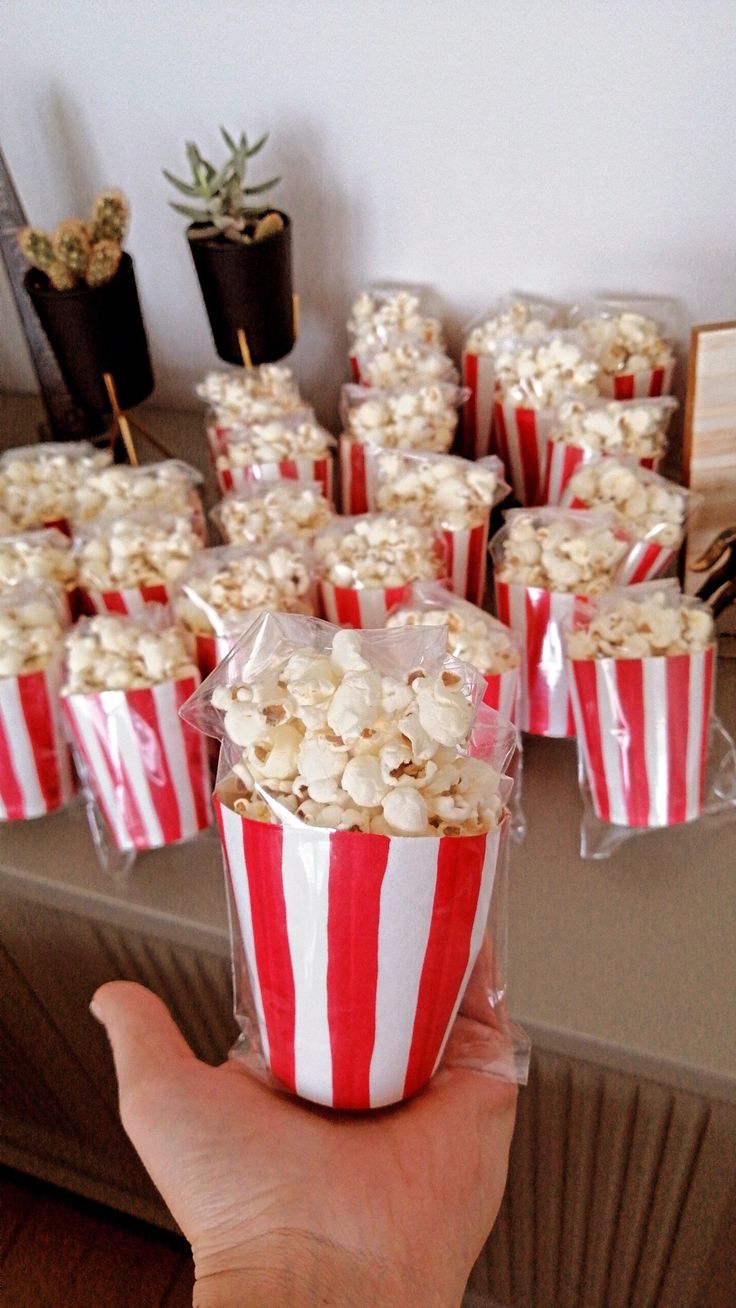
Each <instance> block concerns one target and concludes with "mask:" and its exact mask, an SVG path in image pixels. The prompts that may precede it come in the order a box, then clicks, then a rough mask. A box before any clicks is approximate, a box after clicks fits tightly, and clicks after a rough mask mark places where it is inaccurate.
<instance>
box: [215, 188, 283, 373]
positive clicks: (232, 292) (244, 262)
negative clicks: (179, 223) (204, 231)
mask: <svg viewBox="0 0 736 1308" xmlns="http://www.w3.org/2000/svg"><path fill="white" fill-rule="evenodd" d="M275 212H280V210H277V211H275ZM281 217H282V218H283V220H284V227H283V230H282V231H280V232H275V233H274V235H273V236H266V237H265V238H264V239H263V240H262V241H253V242H252V244H250V245H238V244H236V243H235V242H234V241H228V240H226V239H225V237H213V238H212V239H207V238H205V239H204V240H197V239H196V238H195V239H194V240H192V239H191V237H190V239H189V248H190V250H191V252H192V258H193V260H194V267H195V269H196V272H197V276H198V278H199V285H200V288H201V291H202V296H203V299H204V304H205V308H206V310H207V316H208V318H209V320H210V327H211V329H212V336H213V339H214V342H215V349H216V351H217V353H218V355H219V356H220V358H221V359H224V360H225V362H226V363H242V362H243V356H242V353H241V350H240V344H239V342H238V329H239V328H241V327H242V329H243V331H244V332H245V335H246V340H247V342H248V349H249V351H250V357H251V362H252V363H254V364H256V363H273V362H274V361H275V360H276V359H283V357H284V355H285V354H288V353H289V351H290V350H291V349H293V346H294V340H295V336H294V303H293V291H292V282H291V220H290V219H289V217H288V215H287V214H285V213H282V214H281ZM192 230H196V225H195V226H193V227H192V228H190V229H189V231H192Z"/></svg>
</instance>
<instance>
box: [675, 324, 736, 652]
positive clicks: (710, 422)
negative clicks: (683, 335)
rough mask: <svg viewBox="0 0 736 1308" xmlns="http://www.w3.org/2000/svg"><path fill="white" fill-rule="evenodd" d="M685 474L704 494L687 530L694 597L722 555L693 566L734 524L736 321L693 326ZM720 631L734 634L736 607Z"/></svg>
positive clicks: (687, 579) (688, 583)
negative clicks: (702, 566)
mask: <svg viewBox="0 0 736 1308" xmlns="http://www.w3.org/2000/svg"><path fill="white" fill-rule="evenodd" d="M683 478H684V481H685V484H686V485H687V486H689V487H690V489H691V490H694V491H697V492H698V493H699V494H700V495H702V496H703V497H704V499H703V503H702V504H701V506H700V507H699V508H698V509H697V510H696V512H695V513H694V514H693V517H692V518H691V521H690V525H689V528H688V537H687V551H686V556H685V576H684V588H685V590H686V591H687V592H688V594H691V595H692V594H695V592H696V591H697V590H698V589H699V588H700V587H701V586H702V584H703V582H704V581H705V580H706V578H707V577H708V576H709V574H710V573H711V572H713V570H714V569H715V568H716V566H720V565H722V564H723V562H724V558H721V559H720V562H719V561H718V560H716V559H714V560H713V563H712V565H711V567H710V568H709V569H707V570H702V569H699V568H698V569H696V568H693V564H694V563H697V562H698V560H700V559H701V558H702V557H703V555H704V554H705V553H706V551H707V550H708V548H709V547H710V546H711V545H712V544H713V542H714V541H715V540H716V538H717V537H718V536H719V535H720V533H721V532H723V531H725V530H727V529H728V528H733V527H736V321H734V322H718V323H708V324H706V325H704V326H702V327H694V328H693V330H692V335H691V340H690V358H689V363H688V378H687V397H686V402H685V424H684V433H683ZM719 629H720V630H722V631H724V632H728V633H729V634H736V606H732V607H731V608H730V609H729V610H727V611H726V612H725V613H724V614H723V615H722V617H721V619H720V621H719Z"/></svg>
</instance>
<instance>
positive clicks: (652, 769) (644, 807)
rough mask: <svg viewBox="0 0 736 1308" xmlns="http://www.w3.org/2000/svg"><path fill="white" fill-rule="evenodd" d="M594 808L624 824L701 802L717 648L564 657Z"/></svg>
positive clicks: (664, 819)
mask: <svg viewBox="0 0 736 1308" xmlns="http://www.w3.org/2000/svg"><path fill="white" fill-rule="evenodd" d="M568 666H569V674H570V688H571V693H572V702H573V708H574V710H575V721H576V724H577V732H578V745H579V749H580V755H581V760H582V764H583V768H584V772H585V777H586V779H587V782H588V786H589V787H590V794H591V802H592V805H593V809H594V812H595V813H596V815H597V816H598V817H599V818H601V819H602V820H603V821H604V822H611V823H613V824H614V825H616V826H625V827H669V826H675V825H676V824H678V823H680V822H690V821H692V819H693V818H696V817H698V816H699V814H700V812H701V810H702V806H703V789H704V780H705V767H706V761H707V753H708V731H709V725H710V716H711V711H712V705H713V690H714V676H715V650H714V647H712V646H711V647H710V648H708V649H704V650H698V651H697V652H694V653H692V654H672V655H666V656H662V657H652V658H643V659H624V658H621V659H611V658H601V659H575V660H573V661H572V662H571V663H570V664H569V665H568Z"/></svg>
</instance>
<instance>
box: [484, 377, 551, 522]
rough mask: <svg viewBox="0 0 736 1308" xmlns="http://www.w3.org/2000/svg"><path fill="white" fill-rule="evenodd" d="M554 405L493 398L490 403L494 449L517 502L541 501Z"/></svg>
mask: <svg viewBox="0 0 736 1308" xmlns="http://www.w3.org/2000/svg"><path fill="white" fill-rule="evenodd" d="M554 421H555V410H554V409H524V408H520V407H519V405H516V404H504V403H502V402H501V401H497V402H496V404H495V405H494V407H493V433H494V441H495V445H496V452H497V453H498V456H499V458H500V459H502V461H503V465H504V468H505V469H506V476H507V478H508V480H509V481H510V482H511V485H512V487H513V491H514V495H515V496H516V498H517V500H518V501H519V503H520V504H523V505H526V506H530V505H533V504H541V503H542V498H543V495H544V486H545V480H546V476H547V446H548V445H549V440H548V439H547V438H548V436H549V433H550V431H551V429H552V425H553V423H554Z"/></svg>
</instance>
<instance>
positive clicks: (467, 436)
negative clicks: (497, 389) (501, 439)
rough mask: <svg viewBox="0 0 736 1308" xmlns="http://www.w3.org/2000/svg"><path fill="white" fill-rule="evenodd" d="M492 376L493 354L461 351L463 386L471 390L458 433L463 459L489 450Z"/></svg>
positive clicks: (491, 417)
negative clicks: (460, 432)
mask: <svg viewBox="0 0 736 1308" xmlns="http://www.w3.org/2000/svg"><path fill="white" fill-rule="evenodd" d="M495 378H496V365H495V359H494V356H493V355H492V354H473V353H470V352H468V351H464V352H463V356H462V380H463V386H467V388H468V390H469V391H470V399H469V400H468V402H467V404H466V405H465V408H464V409H463V426H462V434H461V437H460V453H461V454H462V455H463V456H464V457H465V458H466V459H482V458H484V456H485V455H486V454H490V452H491V448H492V445H493V409H494V385H495Z"/></svg>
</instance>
